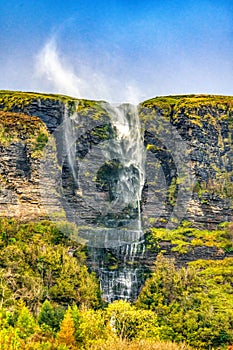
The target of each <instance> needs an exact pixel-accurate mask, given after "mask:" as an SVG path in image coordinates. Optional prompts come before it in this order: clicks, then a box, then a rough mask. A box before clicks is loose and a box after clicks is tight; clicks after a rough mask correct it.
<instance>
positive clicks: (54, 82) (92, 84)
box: [35, 38, 142, 104]
mask: <svg viewBox="0 0 233 350" xmlns="http://www.w3.org/2000/svg"><path fill="white" fill-rule="evenodd" d="M78 61H79V64H78V67H75V68H74V67H73V66H72V64H70V62H69V60H68V57H66V56H65V55H64V54H61V51H59V49H58V46H57V43H56V40H55V39H54V38H53V39H50V40H49V41H48V42H47V43H46V44H45V46H44V47H43V48H42V50H41V51H40V52H39V54H38V55H37V58H36V64H35V70H36V72H35V76H36V77H37V79H38V80H40V81H41V82H42V81H43V84H42V85H44V86H46V90H47V89H50V91H55V92H58V93H62V94H68V95H71V96H74V97H78V98H86V99H94V100H107V101H110V102H114V103H119V102H130V103H134V104H136V103H138V102H140V99H141V98H142V92H141V90H140V89H139V87H138V86H137V84H136V83H135V82H133V81H132V80H131V81H130V82H124V81H122V79H121V78H120V76H119V77H118V78H119V79H117V78H116V76H115V75H114V73H113V74H112V76H111V75H109V69H107V70H106V69H105V70H104V68H106V67H103V69H102V71H101V70H98V71H97V70H95V69H94V68H93V67H92V65H91V62H90V61H89V62H88V61H87V62H84V61H83V62H82V61H81V59H79V60H78ZM108 68H109V67H108Z"/></svg>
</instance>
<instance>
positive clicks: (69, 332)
mask: <svg viewBox="0 0 233 350" xmlns="http://www.w3.org/2000/svg"><path fill="white" fill-rule="evenodd" d="M74 335H75V327H74V321H73V319H72V316H71V309H70V307H69V308H68V310H67V311H66V313H65V316H64V319H63V321H62V323H61V327H60V331H59V332H58V334H57V339H58V341H59V342H61V343H63V344H65V345H67V346H68V347H69V348H70V349H73V348H74V347H75V337H74Z"/></svg>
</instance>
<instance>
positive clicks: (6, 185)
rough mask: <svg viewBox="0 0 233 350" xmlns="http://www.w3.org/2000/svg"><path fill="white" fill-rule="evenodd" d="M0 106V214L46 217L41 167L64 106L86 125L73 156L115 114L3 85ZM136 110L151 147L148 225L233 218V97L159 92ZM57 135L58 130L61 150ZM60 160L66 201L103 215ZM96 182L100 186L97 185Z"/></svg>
mask: <svg viewBox="0 0 233 350" xmlns="http://www.w3.org/2000/svg"><path fill="white" fill-rule="evenodd" d="M0 110H1V114H0V122H1V131H0V132H1V136H0V149H1V166H0V177H1V189H0V216H16V217H19V218H21V219H27V218H32V217H43V216H45V215H46V212H45V210H44V208H43V205H42V203H41V198H40V191H39V177H38V176H39V175H38V173H39V169H40V162H41V160H42V159H43V148H44V145H45V144H46V142H47V140H48V137H49V135H53V133H54V131H55V130H56V129H57V128H58V127H59V125H61V124H62V123H63V122H64V118H65V113H66V111H67V110H68V114H69V116H72V113H73V112H74V111H76V112H78V113H79V114H80V116H81V117H82V120H85V121H86V126H85V123H84V124H83V122H82V125H81V124H80V125H76V128H79V129H80V130H81V132H79V138H78V140H76V143H77V154H76V157H77V158H78V157H79V158H81V159H84V158H85V157H86V156H87V155H88V152H89V151H90V150H91V148H92V147H93V146H95V145H98V144H100V143H101V142H102V140H105V139H109V138H111V137H112V130H111V127H110V119H111V116H108V115H107V113H106V111H105V110H104V109H103V108H102V104H101V103H100V102H95V101H86V100H77V99H73V98H70V97H67V96H61V95H42V94H35V93H23V92H9V91H2V92H0ZM139 115H140V119H141V123H142V129H143V132H144V142H145V147H146V150H147V164H146V167H147V168H146V171H147V173H146V182H145V186H144V189H143V201H142V203H141V209H142V211H143V216H144V224H145V225H146V226H150V225H151V226H155V227H156V226H158V227H161V226H166V224H167V223H169V222H170V223H174V224H176V221H177V223H178V222H179V221H180V220H181V219H187V220H189V221H191V222H193V223H195V224H196V225H198V227H207V228H215V227H216V226H217V225H218V224H219V223H220V222H224V221H232V196H233V169H232V164H233V162H232V160H233V145H232V138H233V121H232V120H233V97H225V96H206V95H189V96H169V97H157V98H154V99H151V100H148V101H145V102H143V103H141V104H140V105H139ZM90 125H91V128H90V127H89V126H90ZM85 128H86V130H85ZM59 135H60V134H57V133H55V134H54V136H55V142H56V147H57V149H59V147H61V140H60V139H59V137H58V136H59ZM60 136H61V135H60ZM62 137H63V136H62ZM171 140H173V142H172V143H171ZM58 153H59V152H58ZM178 156H179V157H180V158H179V157H178ZM58 158H59V157H58ZM57 163H58V167H59V166H60V167H61V166H62V188H63V191H64V192H63V194H65V196H66V197H67V202H68V203H72V202H73V203H76V204H74V208H75V210H79V211H83V212H84V216H87V217H88V218H89V221H93V222H95V220H97V221H98V215H99V213H98V211H96V210H95V203H94V198H95V197H94V196H93V203H92V204H93V205H89V206H87V205H86V204H85V203H86V202H85V198H82V196H81V194H80V192H79V188H78V187H77V185H76V184H75V183H74V179H73V178H72V176H71V174H70V169H69V168H68V166H67V162H66V161H63V163H62V161H61V159H60V160H59V159H58V162H57ZM110 170H112V171H113V170H114V169H109V168H108V171H110ZM185 172H186V173H187V174H183V173H185ZM91 175H92V174H91ZM86 176H87V178H88V176H90V174H86ZM190 178H191V180H190ZM87 183H88V181H87ZM49 186H51V184H50V183H49V180H48V187H49ZM84 186H85V184H84ZM97 189H98V191H99V192H101V188H100V187H98V184H97ZM105 192H106V191H104V190H103V196H104V195H105ZM77 193H78V194H77ZM100 195H101V194H100ZM54 196H55V197H56V195H54ZM55 197H54V198H55ZM77 198H78V199H77ZM50 199H51V198H50ZM51 200H52V199H51ZM56 200H58V201H59V199H58V198H57V197H56V199H54V201H53V203H55V202H56ZM89 200H90V198H89ZM55 207H56V203H55ZM58 207H59V208H58V210H60V204H59V205H58Z"/></svg>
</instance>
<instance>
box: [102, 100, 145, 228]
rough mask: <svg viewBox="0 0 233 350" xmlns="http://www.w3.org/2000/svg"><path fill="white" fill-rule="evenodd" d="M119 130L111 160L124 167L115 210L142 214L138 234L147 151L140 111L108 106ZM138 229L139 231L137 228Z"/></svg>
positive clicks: (125, 106)
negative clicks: (121, 209) (135, 210)
mask: <svg viewBox="0 0 233 350" xmlns="http://www.w3.org/2000/svg"><path fill="white" fill-rule="evenodd" d="M103 107H104V108H105V110H106V111H107V112H108V113H109V115H110V116H111V121H112V124H113V126H114V128H115V132H116V135H115V138H114V139H113V141H112V145H111V147H110V149H109V152H110V158H111V159H117V160H118V161H119V162H120V165H121V166H122V168H121V171H119V173H118V180H117V181H116V182H115V184H114V186H113V189H112V191H114V194H115V199H114V203H113V204H114V206H116V207H117V206H118V205H119V206H120V207H121V208H122V207H123V206H127V205H129V206H131V207H134V208H137V210H138V227H137V228H138V230H139V231H141V229H142V227H141V205H140V201H141V197H142V190H143V186H144V182H145V148H144V143H143V134H142V132H141V125H140V121H139V116H138V111H137V107H136V106H134V105H131V104H122V105H120V106H118V107H114V106H112V105H110V104H104V105H103ZM135 228H136V227H135Z"/></svg>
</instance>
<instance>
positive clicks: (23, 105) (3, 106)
mask: <svg viewBox="0 0 233 350" xmlns="http://www.w3.org/2000/svg"><path fill="white" fill-rule="evenodd" d="M42 100H45V101H51V102H53V101H60V102H61V103H63V104H64V105H66V106H69V108H70V109H71V112H75V111H77V112H81V113H82V114H83V115H86V116H89V115H92V118H94V119H99V118H100V117H101V116H103V115H104V114H105V111H104V110H103V108H102V107H101V103H100V101H93V100H85V99H77V98H74V97H70V96H66V95H58V94H45V93H43V94H41V93H34V92H23V91H8V90H0V110H3V111H11V112H12V111H14V110H15V109H17V110H22V111H23V110H24V109H27V108H28V107H29V105H30V104H31V103H33V102H37V103H38V105H39V104H40V102H41V101H42Z"/></svg>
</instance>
